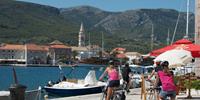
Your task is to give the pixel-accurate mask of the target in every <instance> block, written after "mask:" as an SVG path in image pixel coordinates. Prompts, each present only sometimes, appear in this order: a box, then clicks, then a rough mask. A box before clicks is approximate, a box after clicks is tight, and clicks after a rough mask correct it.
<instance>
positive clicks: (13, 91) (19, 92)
mask: <svg viewBox="0 0 200 100" xmlns="http://www.w3.org/2000/svg"><path fill="white" fill-rule="evenodd" d="M9 90H10V97H11V100H24V99H25V90H26V86H24V85H20V84H12V85H11V86H10V88H9Z"/></svg>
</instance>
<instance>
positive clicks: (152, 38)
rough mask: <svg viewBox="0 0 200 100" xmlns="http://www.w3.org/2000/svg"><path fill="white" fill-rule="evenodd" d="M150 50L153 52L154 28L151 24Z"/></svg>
mask: <svg viewBox="0 0 200 100" xmlns="http://www.w3.org/2000/svg"><path fill="white" fill-rule="evenodd" d="M151 28H152V29H151V50H153V40H154V34H153V33H154V27H153V24H152V27H151Z"/></svg>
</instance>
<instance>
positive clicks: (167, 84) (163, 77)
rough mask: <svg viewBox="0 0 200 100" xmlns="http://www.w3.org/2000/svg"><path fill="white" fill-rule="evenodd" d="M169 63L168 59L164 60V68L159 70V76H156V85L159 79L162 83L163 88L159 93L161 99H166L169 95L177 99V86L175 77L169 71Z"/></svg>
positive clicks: (162, 64)
mask: <svg viewBox="0 0 200 100" xmlns="http://www.w3.org/2000/svg"><path fill="white" fill-rule="evenodd" d="M168 65H169V63H168V61H164V62H162V63H161V66H162V67H163V70H162V71H158V74H157V75H158V76H157V77H156V85H157V84H158V81H159V79H160V81H161V83H162V90H161V92H160V94H159V95H160V99H161V100H166V98H167V97H168V96H169V97H170V98H171V100H175V98H176V86H175V84H174V77H173V75H172V73H171V72H170V71H169V67H168Z"/></svg>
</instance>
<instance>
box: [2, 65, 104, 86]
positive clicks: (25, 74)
mask: <svg viewBox="0 0 200 100" xmlns="http://www.w3.org/2000/svg"><path fill="white" fill-rule="evenodd" d="M13 68H14V69H15V71H16V75H17V80H18V83H19V84H22V85H25V86H27V89H26V90H32V89H37V88H38V87H39V86H41V87H43V86H45V85H46V84H47V83H48V81H53V82H56V81H58V80H59V79H61V77H62V76H63V75H64V76H65V77H66V78H71V79H84V78H85V76H86V75H87V73H88V72H89V71H90V70H95V71H96V77H97V79H98V77H99V76H100V75H101V74H102V72H103V71H104V68H105V65H98V66H97V65H87V64H80V65H78V66H76V67H62V68H59V67H37V66H35V67H12V66H0V90H8V89H9V87H10V85H11V84H13V83H14V78H13Z"/></svg>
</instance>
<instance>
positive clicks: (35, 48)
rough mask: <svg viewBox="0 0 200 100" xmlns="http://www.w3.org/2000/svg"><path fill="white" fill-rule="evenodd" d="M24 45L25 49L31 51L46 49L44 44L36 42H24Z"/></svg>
mask: <svg viewBox="0 0 200 100" xmlns="http://www.w3.org/2000/svg"><path fill="white" fill-rule="evenodd" d="M26 46H27V50H31V51H47V47H46V46H40V45H36V44H26Z"/></svg>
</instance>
